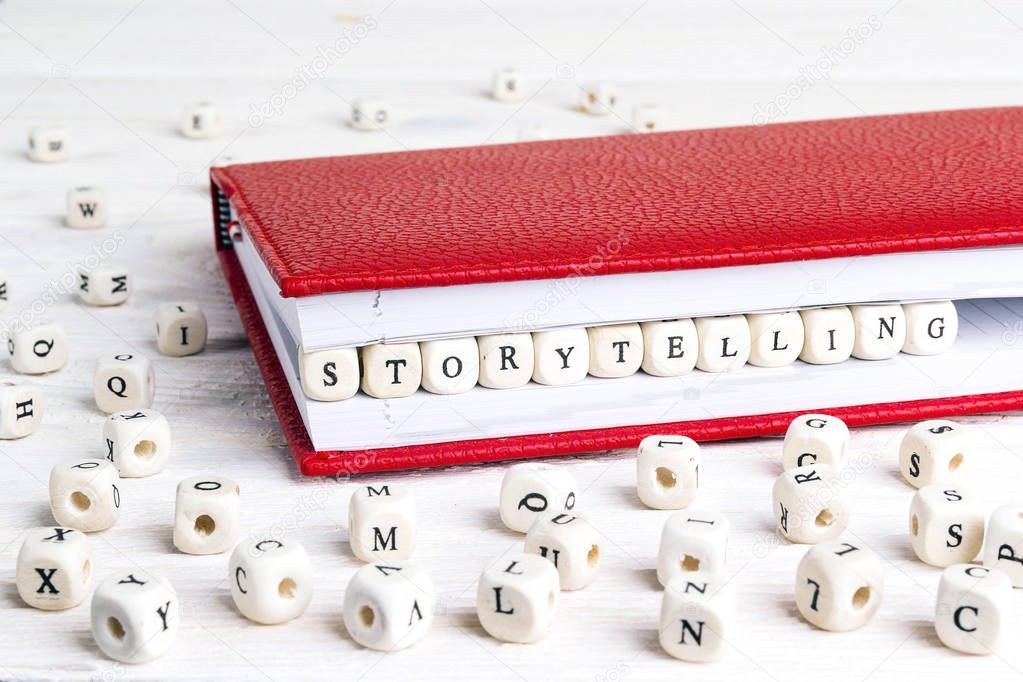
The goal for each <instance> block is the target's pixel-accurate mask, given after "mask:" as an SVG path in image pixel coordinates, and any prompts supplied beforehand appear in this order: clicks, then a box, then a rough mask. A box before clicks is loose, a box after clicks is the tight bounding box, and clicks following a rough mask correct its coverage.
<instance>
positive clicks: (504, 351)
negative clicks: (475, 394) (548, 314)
mask: <svg viewBox="0 0 1023 682" xmlns="http://www.w3.org/2000/svg"><path fill="white" fill-rule="evenodd" d="M476 342H477V343H478V345H479V349H480V379H479V381H480V386H486V387H487V388H517V387H519V386H525V385H526V384H528V383H529V380H530V379H531V378H532V376H533V336H532V335H531V334H528V333H523V334H488V335H486V336H478V337H476Z"/></svg>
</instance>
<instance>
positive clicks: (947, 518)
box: [909, 485, 984, 567]
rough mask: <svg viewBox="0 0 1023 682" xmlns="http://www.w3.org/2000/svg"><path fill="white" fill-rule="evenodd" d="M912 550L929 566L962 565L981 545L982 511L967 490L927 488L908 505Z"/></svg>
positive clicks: (982, 529)
mask: <svg viewBox="0 0 1023 682" xmlns="http://www.w3.org/2000/svg"><path fill="white" fill-rule="evenodd" d="M909 533H910V536H911V538H912V542H913V551H914V552H916V555H917V556H918V557H920V561H922V562H924V563H925V564H930V565H931V566H941V567H944V566H951V565H952V564H964V563H967V562H970V561H973V559H974V558H975V557H976V556H977V554H978V553H979V552H980V546H981V545H982V544H984V508H983V506H982V505H981V504H979V500H977V499H976V498H975V497H974V496H973V495H972V494H970V493H969V491H964V490H963V489H962V488H947V487H945V486H942V485H928V486H924V487H923V488H920V490H917V491H916V493H915V494H914V495H913V501H912V502H910V505H909Z"/></svg>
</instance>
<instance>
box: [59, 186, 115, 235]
mask: <svg viewBox="0 0 1023 682" xmlns="http://www.w3.org/2000/svg"><path fill="white" fill-rule="evenodd" d="M66 221H67V226H68V227H73V228H75V229H77V230H94V229H96V228H99V227H104V226H105V225H106V224H107V198H106V195H105V194H104V193H103V190H102V189H100V188H99V187H73V188H72V189H69V190H68V193H67V216H66Z"/></svg>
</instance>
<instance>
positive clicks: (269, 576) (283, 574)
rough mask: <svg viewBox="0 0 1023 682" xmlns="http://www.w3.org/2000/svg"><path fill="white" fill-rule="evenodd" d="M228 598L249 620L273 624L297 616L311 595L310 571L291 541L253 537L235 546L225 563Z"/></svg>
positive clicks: (301, 550)
mask: <svg viewBox="0 0 1023 682" xmlns="http://www.w3.org/2000/svg"><path fill="white" fill-rule="evenodd" d="M227 578H228V582H229V583H230V585H231V598H232V599H234V605H235V606H236V607H238V611H239V612H241V614H242V615H243V616H245V617H246V618H248V619H249V620H251V621H253V622H256V623H263V624H264V625H276V624H277V623H284V622H287V621H289V620H291V619H293V618H297V617H298V616H301V615H302V613H303V612H304V611H305V609H306V607H307V606H308V605H309V600H310V599H312V596H313V569H312V566H311V565H310V564H309V555H308V554H306V551H305V548H304V547H302V545H300V544H298V543H297V542H295V541H293V540H287V541H281V540H276V539H274V538H262V539H260V538H256V539H255V540H248V541H244V542H241V543H239V544H238V546H237V547H235V548H234V551H233V552H231V559H230V561H228V576H227Z"/></svg>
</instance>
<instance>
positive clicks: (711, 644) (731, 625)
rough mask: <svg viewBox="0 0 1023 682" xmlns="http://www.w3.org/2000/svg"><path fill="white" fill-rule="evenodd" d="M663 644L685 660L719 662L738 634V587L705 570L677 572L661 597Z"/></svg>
mask: <svg viewBox="0 0 1023 682" xmlns="http://www.w3.org/2000/svg"><path fill="white" fill-rule="evenodd" d="M659 631H660V634H659V639H660V642H661V647H662V648H663V649H664V650H665V651H666V652H668V653H669V654H671V655H672V656H674V657H675V658H678V659H681V660H683V661H697V662H703V661H716V660H718V659H719V658H721V657H722V656H723V655H724V653H725V649H726V648H727V645H728V643H729V642H730V641H731V640H732V639H733V638H734V637H735V634H734V631H735V588H734V587H733V585H732V583H731V582H730V581H729V579H728V578H727V577H726V576H722V575H719V574H715V573H709V572H706V571H698V572H695V573H687V574H685V575H678V576H676V577H675V578H673V579H672V580H671V582H669V583H668V584H667V585H665V587H664V596H663V597H662V598H661V617H660V628H659Z"/></svg>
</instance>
